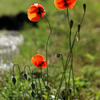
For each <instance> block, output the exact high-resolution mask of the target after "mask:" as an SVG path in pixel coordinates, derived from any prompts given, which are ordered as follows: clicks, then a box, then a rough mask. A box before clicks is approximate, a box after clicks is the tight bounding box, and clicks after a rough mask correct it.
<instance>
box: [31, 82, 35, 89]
mask: <svg viewBox="0 0 100 100" xmlns="http://www.w3.org/2000/svg"><path fill="white" fill-rule="evenodd" d="M31 87H32V89H33V90H34V89H35V84H34V83H33V82H32V84H31Z"/></svg>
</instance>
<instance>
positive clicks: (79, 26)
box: [78, 24, 81, 33]
mask: <svg viewBox="0 0 100 100" xmlns="http://www.w3.org/2000/svg"><path fill="white" fill-rule="evenodd" d="M80 28H81V25H80V24H78V33H79V32H80Z"/></svg>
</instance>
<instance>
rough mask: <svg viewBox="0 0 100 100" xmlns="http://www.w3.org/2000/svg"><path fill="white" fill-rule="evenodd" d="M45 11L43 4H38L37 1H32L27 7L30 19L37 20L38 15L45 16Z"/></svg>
mask: <svg viewBox="0 0 100 100" xmlns="http://www.w3.org/2000/svg"><path fill="white" fill-rule="evenodd" d="M45 13H46V12H45V10H44V7H43V5H41V4H38V3H33V4H32V5H31V6H30V7H29V9H28V12H27V15H28V19H29V20H30V21H33V22H37V21H38V20H39V19H40V17H41V18H44V17H45Z"/></svg>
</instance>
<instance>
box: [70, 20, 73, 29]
mask: <svg viewBox="0 0 100 100" xmlns="http://www.w3.org/2000/svg"><path fill="white" fill-rule="evenodd" d="M72 27H73V20H71V21H70V28H72Z"/></svg>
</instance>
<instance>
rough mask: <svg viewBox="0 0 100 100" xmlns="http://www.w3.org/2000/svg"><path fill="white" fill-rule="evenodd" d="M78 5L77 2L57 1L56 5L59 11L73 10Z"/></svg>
mask: <svg viewBox="0 0 100 100" xmlns="http://www.w3.org/2000/svg"><path fill="white" fill-rule="evenodd" d="M75 3H76V0H55V1H54V4H55V6H56V7H57V8H59V9H66V8H67V7H68V8H70V9H72V8H73V7H74V5H75Z"/></svg>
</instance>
